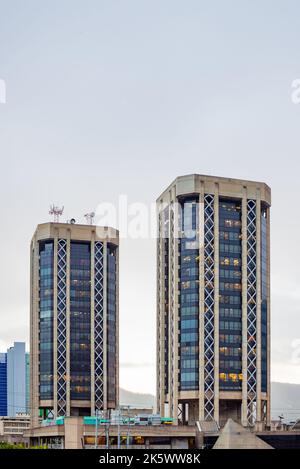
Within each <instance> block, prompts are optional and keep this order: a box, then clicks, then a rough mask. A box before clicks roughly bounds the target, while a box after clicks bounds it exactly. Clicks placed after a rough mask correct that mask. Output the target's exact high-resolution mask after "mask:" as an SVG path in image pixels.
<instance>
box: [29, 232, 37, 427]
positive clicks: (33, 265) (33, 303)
mask: <svg viewBox="0 0 300 469" xmlns="http://www.w3.org/2000/svg"><path fill="white" fill-rule="evenodd" d="M30 254H31V257H30V276H31V295H30V408H31V414H30V417H31V419H30V425H31V427H32V428H33V427H37V426H38V424H39V365H38V363H39V318H38V316H39V245H38V242H37V241H36V239H35V238H34V239H33V241H32V243H31V248H30Z"/></svg>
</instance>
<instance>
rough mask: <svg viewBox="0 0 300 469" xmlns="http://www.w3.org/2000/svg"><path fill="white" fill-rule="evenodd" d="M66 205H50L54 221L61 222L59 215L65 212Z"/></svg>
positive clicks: (50, 212)
mask: <svg viewBox="0 0 300 469" xmlns="http://www.w3.org/2000/svg"><path fill="white" fill-rule="evenodd" d="M63 211H64V207H61V208H60V207H57V206H56V205H54V204H52V205H50V210H49V214H50V215H53V221H54V223H59V217H60V216H61V215H62V214H63Z"/></svg>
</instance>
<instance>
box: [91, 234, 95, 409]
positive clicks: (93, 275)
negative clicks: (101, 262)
mask: <svg viewBox="0 0 300 469" xmlns="http://www.w3.org/2000/svg"><path fill="white" fill-rule="evenodd" d="M90 343H91V415H95V231H93V233H92V239H91V342H90Z"/></svg>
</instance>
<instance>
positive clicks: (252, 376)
mask: <svg viewBox="0 0 300 469" xmlns="http://www.w3.org/2000/svg"><path fill="white" fill-rule="evenodd" d="M157 204H158V227H159V236H158V246H157V398H158V403H157V404H158V409H159V411H160V412H161V414H163V415H164V414H168V416H170V417H173V418H174V419H175V422H177V421H182V422H185V423H191V424H192V423H193V422H195V421H196V420H200V421H209V420H214V421H216V422H218V423H219V424H220V425H221V426H222V425H224V423H225V422H226V420H227V418H229V417H231V418H233V419H234V420H237V421H240V422H241V423H242V424H243V425H244V426H254V425H255V424H258V423H260V424H261V425H262V426H263V425H264V424H270V205H271V190H270V188H269V187H268V186H267V185H266V184H264V183H260V182H252V181H243V180H236V179H229V178H219V177H212V176H202V175H189V176H182V177H178V178H177V179H176V180H175V181H174V182H173V183H172V184H171V185H170V186H169V187H168V188H167V189H166V190H165V191H164V192H163V193H162V195H161V196H160V197H159V198H158V200H157Z"/></svg>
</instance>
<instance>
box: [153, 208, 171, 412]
mask: <svg viewBox="0 0 300 469" xmlns="http://www.w3.org/2000/svg"><path fill="white" fill-rule="evenodd" d="M158 230H159V233H158V239H157V278H158V282H159V283H158V285H157V324H156V327H157V357H158V360H157V411H158V412H159V413H160V415H161V416H164V414H165V406H164V402H165V391H164V388H165V342H164V341H165V279H164V275H165V264H164V248H163V245H164V238H163V236H164V229H163V212H161V213H160V214H159V218H158ZM167 255H168V256H169V253H167Z"/></svg>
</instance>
